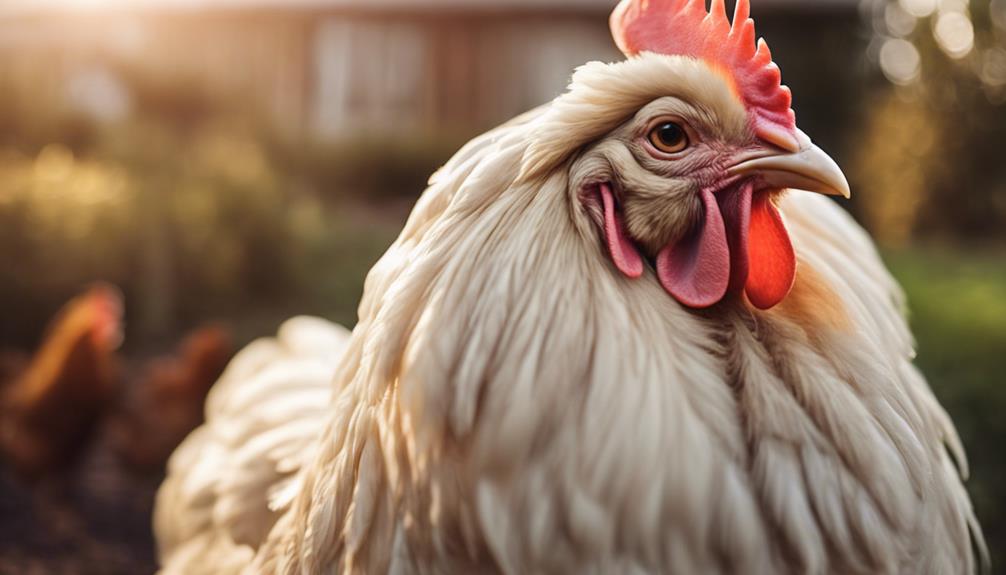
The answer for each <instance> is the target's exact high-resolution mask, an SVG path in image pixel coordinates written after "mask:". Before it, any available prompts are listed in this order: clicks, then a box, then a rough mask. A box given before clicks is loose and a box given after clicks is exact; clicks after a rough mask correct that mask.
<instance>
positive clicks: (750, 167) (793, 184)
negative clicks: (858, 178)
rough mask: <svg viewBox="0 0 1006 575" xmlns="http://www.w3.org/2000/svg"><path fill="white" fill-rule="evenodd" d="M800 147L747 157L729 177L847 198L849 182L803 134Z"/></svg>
mask: <svg viewBox="0 0 1006 575" xmlns="http://www.w3.org/2000/svg"><path fill="white" fill-rule="evenodd" d="M799 136H800V137H799V138H798V142H799V148H798V149H797V150H796V151H787V150H782V149H779V148H774V149H771V150H764V151H759V152H756V153H754V154H747V155H745V156H744V157H743V158H741V159H740V161H739V162H738V163H736V164H734V165H733V166H732V167H731V168H729V169H728V170H727V173H728V174H729V175H731V176H755V175H756V176H759V177H760V178H761V180H762V181H763V182H764V183H765V184H767V185H768V186H771V187H773V188H779V189H783V188H793V189H797V190H806V191H808V192H817V193H819V194H828V195H833V196H843V197H846V198H848V197H849V196H850V192H849V182H848V180H846V179H845V174H843V173H842V170H841V168H839V167H838V164H836V163H835V160H832V159H831V157H829V156H828V154H825V153H824V151H822V150H821V148H818V147H817V146H815V145H814V143H813V142H811V141H810V138H808V137H807V136H806V135H804V134H803V133H802V132H800V133H799Z"/></svg>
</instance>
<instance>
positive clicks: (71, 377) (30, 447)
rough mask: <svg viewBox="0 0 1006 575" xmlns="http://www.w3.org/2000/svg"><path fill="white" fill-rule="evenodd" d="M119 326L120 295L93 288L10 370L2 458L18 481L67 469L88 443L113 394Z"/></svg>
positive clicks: (0, 412)
mask: <svg viewBox="0 0 1006 575" xmlns="http://www.w3.org/2000/svg"><path fill="white" fill-rule="evenodd" d="M121 321H122V298H121V296H120V295H119V293H118V292H117V291H116V290H115V289H114V288H112V287H111V286H107V285H97V286H94V287H92V288H91V289H89V290H88V291H87V292H85V293H84V294H82V295H80V296H78V297H76V298H74V299H73V300H71V301H70V302H69V303H67V304H66V305H65V306H64V307H63V309H62V310H60V312H59V314H57V316H56V317H55V319H53V321H52V323H51V325H50V326H49V328H48V330H47V332H46V334H45V336H44V338H43V342H42V344H41V346H40V347H39V349H38V351H37V352H36V353H35V354H34V355H33V356H32V358H31V359H30V360H25V362H24V364H23V365H21V366H20V367H16V366H13V365H11V366H10V367H9V368H8V373H7V379H6V380H5V383H4V386H3V388H2V397H0V450H2V452H3V456H4V459H5V460H6V461H7V462H8V463H9V464H11V465H12V466H14V467H15V468H16V469H18V470H19V471H21V472H22V473H23V474H26V475H38V474H40V473H42V472H44V471H46V470H49V469H50V468H53V467H57V466H60V465H62V464H65V463H68V462H69V461H71V460H72V457H71V456H72V455H73V454H75V453H77V452H78V451H79V448H80V447H81V446H82V445H83V444H84V443H85V442H86V441H87V440H88V439H89V438H90V437H91V431H92V430H93V428H94V426H95V424H96V423H97V422H98V421H99V419H100V416H101V415H102V414H103V413H104V412H105V411H106V409H107V407H108V404H109V402H110V400H111V399H112V397H113V396H114V394H115V392H116V390H117V389H118V380H117V377H118V373H117V369H118V362H117V358H116V357H115V355H114V352H115V350H116V348H118V346H119V343H120V341H121V338H122V334H121ZM8 363H11V362H8ZM15 363H16V362H15Z"/></svg>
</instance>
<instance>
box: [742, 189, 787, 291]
mask: <svg viewBox="0 0 1006 575" xmlns="http://www.w3.org/2000/svg"><path fill="white" fill-rule="evenodd" d="M748 261H749V262H750V270H749V272H748V277H747V282H746V283H745V284H744V291H745V292H746V293H747V296H748V299H749V300H750V301H751V304H752V305H754V306H755V307H756V308H758V309H769V308H770V307H772V306H774V305H776V304H777V303H779V302H781V301H782V300H783V299H784V298H785V297H786V296H787V295H788V294H789V291H790V290H791V289H792V288H793V281H794V279H795V278H796V256H795V255H794V254H793V244H792V243H791V242H790V239H789V234H788V233H787V232H786V225H785V224H784V223H783V221H782V216H781V215H780V214H779V210H777V209H776V208H775V206H774V205H772V202H770V201H769V199H768V196H766V195H765V194H758V195H757V196H756V197H755V198H754V201H753V203H752V205H751V223H750V225H749V227H748Z"/></svg>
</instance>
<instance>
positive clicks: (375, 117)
mask: <svg viewBox="0 0 1006 575" xmlns="http://www.w3.org/2000/svg"><path fill="white" fill-rule="evenodd" d="M857 3H858V2H857V0H814V1H813V2H802V3H801V2H799V1H798V0H755V4H756V9H757V10H758V11H760V12H764V11H766V10H794V9H797V8H799V10H803V11H806V10H820V9H822V8H838V9H841V10H847V11H851V10H854V9H855V6H856V5H857ZM613 5H614V2H613V1H611V0H493V1H489V0H433V1H430V0H427V1H421V0H288V1H284V0H8V1H7V2H6V3H4V4H2V5H0V91H4V92H5V93H6V97H7V98H13V99H14V100H19V101H20V103H21V104H27V105H31V106H36V107H42V106H44V107H52V108H63V109H68V110H69V111H71V112H77V113H84V114H86V115H88V116H90V117H93V118H96V119H98V120H101V121H108V122H113V121H116V120H118V119H120V118H123V117H127V116H128V115H129V114H130V110H131V108H132V107H133V105H134V103H135V100H136V99H137V98H138V97H139V98H143V97H147V98H149V97H153V98H154V99H156V98H157V97H158V94H157V93H158V91H170V90H183V91H185V90H188V91H191V92H192V95H193V96H199V97H203V96H205V97H208V98H211V99H215V100H217V101H220V102H227V103H229V104H228V105H230V106H233V107H251V108H252V111H253V112H254V113H255V114H256V115H257V116H259V117H263V118H267V119H268V121H269V122H270V123H271V124H272V125H273V126H274V127H276V128H279V129H280V130H281V131H284V132H288V133H292V134H296V135H305V134H308V135H316V136H321V137H324V138H337V137H342V136H349V137H353V136H359V135H361V134H372V133H375V132H376V133H379V134H382V135H397V134H403V133H415V132H417V131H418V132H425V131H430V130H432V129H436V130H441V131H442V130H445V129H448V130H449V129H451V128H457V129H458V130H460V131H469V130H471V129H472V128H479V127H483V126H486V125H489V124H491V123H493V122H496V121H499V120H500V119H503V118H507V117H509V116H512V115H514V114H516V113H518V112H521V111H524V110H527V109H529V108H532V107H534V106H536V105H538V104H540V103H542V102H545V101H547V100H549V99H551V98H553V97H554V96H556V95H557V94H559V93H560V92H561V91H562V89H563V87H564V86H565V84H566V82H567V81H568V78H569V75H570V73H571V72H572V70H573V69H574V68H575V66H577V65H579V64H581V63H583V62H585V61H588V60H592V59H600V60H613V59H617V58H618V57H619V56H618V53H617V52H616V50H615V47H614V46H613V45H612V42H611V39H610V35H609V33H608V29H607V15H608V13H609V12H610V10H611V8H612V6H613ZM138 92H139V93H138Z"/></svg>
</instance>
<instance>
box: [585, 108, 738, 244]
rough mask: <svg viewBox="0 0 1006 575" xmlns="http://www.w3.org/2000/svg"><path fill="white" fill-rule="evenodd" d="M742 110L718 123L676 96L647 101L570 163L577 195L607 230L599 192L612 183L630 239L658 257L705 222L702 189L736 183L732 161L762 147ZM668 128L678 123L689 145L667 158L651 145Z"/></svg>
mask: <svg viewBox="0 0 1006 575" xmlns="http://www.w3.org/2000/svg"><path fill="white" fill-rule="evenodd" d="M733 108H734V107H733V106H728V108H727V109H728V111H730V112H734V111H735V110H734V109H733ZM739 112H740V113H739V114H725V115H724V116H726V117H720V116H719V115H718V114H715V113H711V112H709V111H708V110H707V109H705V107H700V105H697V104H690V103H689V102H687V101H685V100H682V99H679V98H676V97H673V96H667V97H663V98H660V99H658V100H655V101H653V102H650V103H649V104H648V105H646V106H644V107H643V108H642V109H641V110H639V111H638V112H637V113H636V115H635V116H634V117H633V118H632V119H631V120H629V121H628V122H626V123H625V124H623V125H622V126H621V127H619V128H618V129H617V130H615V131H614V132H613V133H611V134H610V136H608V137H607V138H605V139H603V140H601V141H600V142H598V143H597V144H595V145H593V146H591V147H590V148H589V149H588V150H587V151H586V152H585V153H584V155H583V156H582V158H581V159H580V160H579V161H577V162H576V163H575V164H574V165H573V168H572V170H571V176H572V177H571V182H572V189H573V190H575V191H576V192H577V193H578V195H579V200H580V201H581V202H582V203H583V204H584V205H585V206H586V207H587V208H588V211H589V214H590V216H591V217H592V218H593V219H594V221H595V223H596V224H597V225H598V229H599V230H603V229H604V216H603V207H602V201H601V196H600V192H599V190H598V186H600V185H602V184H608V185H609V186H610V187H611V189H612V191H613V193H614V196H615V198H616V201H617V204H618V207H619V209H620V211H621V212H622V215H623V218H624V222H625V226H626V231H627V232H628V235H629V236H630V237H632V238H633V239H634V240H635V241H636V242H637V244H638V245H639V247H640V248H642V251H643V252H644V254H645V255H646V256H648V257H649V258H651V259H653V258H656V256H657V253H658V252H659V251H660V249H661V248H663V247H664V246H666V245H667V244H669V243H671V242H673V241H676V240H678V239H680V238H681V237H682V236H683V235H685V233H687V232H688V231H690V230H691V229H692V228H693V227H694V226H695V225H696V224H697V223H699V222H700V221H701V219H702V202H701V200H700V197H699V194H700V192H701V190H703V189H710V190H719V189H723V188H725V187H726V186H729V185H731V184H733V183H736V181H737V180H738V178H737V177H733V176H727V175H726V168H727V166H728V165H729V164H730V160H731V159H732V158H733V157H734V156H735V155H736V154H737V152H738V151H740V150H748V149H754V148H756V147H757V145H756V144H755V143H754V141H753V137H752V135H751V134H750V133H749V130H748V129H747V125H746V118H745V117H744V114H743V110H742V109H741V110H740V111H739ZM665 123H674V124H677V125H679V126H681V128H682V129H683V130H684V131H685V133H686V134H687V138H688V141H687V146H686V147H685V148H684V149H682V150H681V151H680V152H676V153H666V152H663V151H661V150H659V149H657V148H656V147H655V146H654V145H653V143H652V142H651V141H650V136H651V134H652V133H653V131H654V130H657V129H659V127H660V126H661V125H663V124H665Z"/></svg>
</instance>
